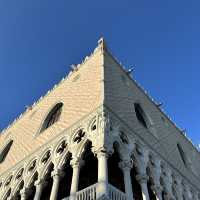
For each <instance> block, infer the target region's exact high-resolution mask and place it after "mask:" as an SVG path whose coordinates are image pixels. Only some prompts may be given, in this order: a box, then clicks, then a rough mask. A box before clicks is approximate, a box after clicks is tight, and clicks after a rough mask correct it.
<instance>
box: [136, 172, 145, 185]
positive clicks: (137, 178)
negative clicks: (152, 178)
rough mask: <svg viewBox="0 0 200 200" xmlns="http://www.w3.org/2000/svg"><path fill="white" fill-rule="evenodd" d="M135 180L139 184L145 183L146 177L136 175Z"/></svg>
mask: <svg viewBox="0 0 200 200" xmlns="http://www.w3.org/2000/svg"><path fill="white" fill-rule="evenodd" d="M136 180H137V181H138V182H140V183H141V184H142V183H146V182H147V180H148V176H147V175H146V174H139V175H136Z"/></svg>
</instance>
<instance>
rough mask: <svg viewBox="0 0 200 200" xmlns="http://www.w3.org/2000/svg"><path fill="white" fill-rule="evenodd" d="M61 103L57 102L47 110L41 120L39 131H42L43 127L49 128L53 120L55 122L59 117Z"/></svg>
mask: <svg viewBox="0 0 200 200" xmlns="http://www.w3.org/2000/svg"><path fill="white" fill-rule="evenodd" d="M62 107H63V103H57V104H56V105H55V106H54V107H53V109H52V110H51V111H50V112H49V114H48V115H47V117H46V119H45V120H44V122H43V125H42V128H41V130H40V132H42V131H44V130H45V129H47V128H49V127H50V126H51V125H53V124H54V123H55V122H57V121H58V120H59V118H60V115H61V111H62Z"/></svg>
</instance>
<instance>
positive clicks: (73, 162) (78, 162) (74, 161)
mask: <svg viewBox="0 0 200 200" xmlns="http://www.w3.org/2000/svg"><path fill="white" fill-rule="evenodd" d="M70 165H71V166H72V168H77V167H82V166H83V165H84V161H83V160H82V159H81V158H79V157H74V158H73V159H72V160H71V162H70Z"/></svg>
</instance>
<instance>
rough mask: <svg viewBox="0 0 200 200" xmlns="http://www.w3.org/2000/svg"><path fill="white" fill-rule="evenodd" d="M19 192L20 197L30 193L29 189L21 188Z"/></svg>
mask: <svg viewBox="0 0 200 200" xmlns="http://www.w3.org/2000/svg"><path fill="white" fill-rule="evenodd" d="M20 194H21V197H22V199H25V198H26V197H28V196H29V195H30V194H31V189H30V188H23V189H22V190H20Z"/></svg>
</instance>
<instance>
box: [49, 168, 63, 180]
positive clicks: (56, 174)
mask: <svg viewBox="0 0 200 200" xmlns="http://www.w3.org/2000/svg"><path fill="white" fill-rule="evenodd" d="M63 176H64V171H62V170H61V169H54V170H53V171H52V172H51V177H53V178H54V177H58V178H62V177H63Z"/></svg>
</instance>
